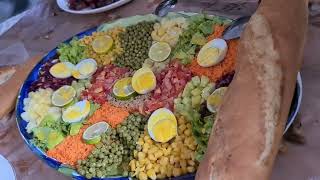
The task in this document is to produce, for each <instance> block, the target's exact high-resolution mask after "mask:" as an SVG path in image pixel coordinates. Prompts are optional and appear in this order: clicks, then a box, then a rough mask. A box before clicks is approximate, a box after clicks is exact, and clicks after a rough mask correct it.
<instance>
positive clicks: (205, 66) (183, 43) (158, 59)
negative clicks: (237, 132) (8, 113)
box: [16, 13, 301, 180]
mask: <svg viewBox="0 0 320 180" xmlns="http://www.w3.org/2000/svg"><path fill="white" fill-rule="evenodd" d="M231 22H232V21H231V20H230V19H227V18H224V17H219V16H207V15H202V14H191V13H184V14H183V15H182V13H169V15H167V16H166V17H163V18H159V17H157V16H155V15H152V14H149V15H143V16H133V17H129V18H125V19H119V20H116V21H114V22H111V23H107V24H102V25H101V26H99V27H98V28H93V29H89V30H87V31H85V32H82V33H80V34H77V35H76V36H74V37H72V38H70V39H68V40H67V41H65V42H63V43H61V44H60V45H59V46H58V47H56V48H55V49H53V50H52V51H50V52H49V53H48V54H47V55H46V56H45V57H43V58H42V60H41V61H40V62H39V63H38V64H37V65H36V66H35V67H34V69H33V70H32V72H31V73H30V74H29V76H28V77H27V79H26V81H25V82H24V84H23V85H22V87H21V90H20V93H19V96H18V99H17V106H16V109H17V111H16V113H17V114H16V115H17V124H18V127H19V131H20V133H21V136H22V137H23V139H24V141H25V143H26V144H27V145H28V147H29V148H30V149H31V150H32V151H33V152H34V153H35V154H36V155H38V156H39V157H40V158H41V159H42V160H43V161H45V162H46V163H47V164H48V165H49V166H51V167H52V168H54V169H56V170H58V171H60V172H61V173H64V174H66V175H68V176H72V177H73V178H75V179H140V180H147V179H167V178H170V179H193V178H194V175H195V172H196V170H197V167H198V165H199V163H200V162H201V160H202V158H203V155H204V153H205V151H206V148H207V143H208V139H209V136H210V132H211V129H212V127H213V125H214V121H215V116H216V114H217V112H218V111H219V106H220V104H221V102H222V99H223V95H224V93H225V92H226V91H227V89H228V85H229V84H230V83H231V81H232V78H233V75H234V71H235V63H236V53H237V46H238V41H239V40H238V39H233V40H227V41H225V40H224V39H222V38H221V36H222V33H223V31H224V29H225V28H226V27H227V26H228V25H229V24H230V23H231ZM298 79H299V78H298ZM300 101H301V79H300V82H299V81H298V85H297V88H296V94H295V98H294V102H293V105H292V107H291V112H290V115H289V120H288V123H287V127H288V126H289V125H290V124H291V123H292V121H293V119H294V118H295V116H296V113H297V109H299V106H300Z"/></svg>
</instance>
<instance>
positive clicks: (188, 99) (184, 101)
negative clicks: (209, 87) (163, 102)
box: [182, 97, 191, 105]
mask: <svg viewBox="0 0 320 180" xmlns="http://www.w3.org/2000/svg"><path fill="white" fill-rule="evenodd" d="M182 103H183V104H184V105H189V104H191V98H189V97H184V98H183V99H182Z"/></svg>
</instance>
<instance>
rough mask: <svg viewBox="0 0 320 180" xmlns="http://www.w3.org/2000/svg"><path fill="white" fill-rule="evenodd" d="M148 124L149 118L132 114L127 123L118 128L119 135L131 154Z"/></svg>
mask: <svg viewBox="0 0 320 180" xmlns="http://www.w3.org/2000/svg"><path fill="white" fill-rule="evenodd" d="M146 122H147V118H145V117H143V116H141V115H139V114H131V115H129V116H128V117H127V120H126V121H124V122H123V123H121V124H120V125H118V126H117V128H116V129H117V133H118V135H119V137H120V139H121V140H122V142H123V143H124V144H125V146H126V147H128V148H129V150H130V152H133V150H135V149H136V146H137V144H136V142H138V140H139V138H140V135H141V134H142V133H143V131H144V127H145V124H146ZM132 155H133V154H132ZM130 160H131V159H130Z"/></svg>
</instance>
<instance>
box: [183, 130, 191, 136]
mask: <svg viewBox="0 0 320 180" xmlns="http://www.w3.org/2000/svg"><path fill="white" fill-rule="evenodd" d="M183 134H184V135H186V136H190V135H191V130H190V129H186V130H185V131H184V132H183Z"/></svg>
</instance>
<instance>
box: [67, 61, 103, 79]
mask: <svg viewBox="0 0 320 180" xmlns="http://www.w3.org/2000/svg"><path fill="white" fill-rule="evenodd" d="M97 67H98V65H97V62H96V61H95V60H94V59H84V60H81V61H80V62H79V63H78V64H77V65H76V66H75V69H74V71H73V72H72V76H73V77H74V78H76V79H87V78H89V77H90V76H92V75H93V73H95V72H96V70H97Z"/></svg>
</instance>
